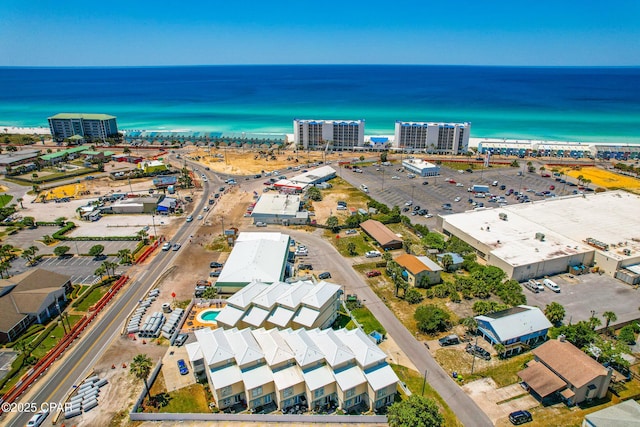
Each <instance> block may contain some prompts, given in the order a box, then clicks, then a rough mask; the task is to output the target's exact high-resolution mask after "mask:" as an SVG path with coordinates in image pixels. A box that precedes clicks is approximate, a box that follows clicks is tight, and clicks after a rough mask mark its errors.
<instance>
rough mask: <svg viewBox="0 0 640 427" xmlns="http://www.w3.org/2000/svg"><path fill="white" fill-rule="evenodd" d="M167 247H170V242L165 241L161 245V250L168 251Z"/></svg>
mask: <svg viewBox="0 0 640 427" xmlns="http://www.w3.org/2000/svg"><path fill="white" fill-rule="evenodd" d="M169 249H171V242H167V243H165V244H164V245H162V250H163V251H168V250H169Z"/></svg>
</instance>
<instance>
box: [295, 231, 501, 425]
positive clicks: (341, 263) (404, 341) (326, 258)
mask: <svg viewBox="0 0 640 427" xmlns="http://www.w3.org/2000/svg"><path fill="white" fill-rule="evenodd" d="M323 231H324V230H321V229H319V230H318V234H309V233H305V232H300V231H295V230H287V233H289V234H290V235H291V236H292V237H293V238H294V239H296V241H298V242H300V243H303V244H304V245H306V246H307V247H308V248H309V260H310V261H311V260H313V262H314V263H316V264H317V265H318V267H324V266H328V265H330V266H331V268H328V270H329V271H331V274H332V276H333V277H332V279H331V281H335V282H337V283H341V284H342V285H343V287H344V291H345V293H355V294H357V295H358V298H359V299H360V300H361V301H363V303H364V305H365V306H366V307H367V308H368V309H369V310H371V312H372V313H373V315H374V316H375V317H376V319H378V321H379V322H380V323H381V324H382V326H384V328H385V329H386V330H387V333H388V334H389V335H391V336H392V337H393V339H394V340H395V342H396V344H397V345H398V346H399V347H400V349H401V350H402V351H403V352H404V353H405V354H406V355H407V357H408V358H409V359H410V360H411V362H412V363H413V364H414V365H415V366H416V368H418V370H420V372H422V373H423V375H424V373H425V372H426V375H427V381H428V382H429V384H431V386H433V388H434V389H435V390H436V391H437V392H438V394H439V395H440V396H442V398H443V399H444V401H445V402H447V404H448V405H449V407H450V408H451V410H452V411H454V412H455V413H456V416H457V417H458V419H459V420H460V422H461V423H462V424H463V425H465V426H491V425H493V424H492V423H491V420H489V418H488V417H487V416H486V415H485V413H484V412H483V411H482V410H481V409H480V407H478V406H477V405H476V403H475V402H474V401H473V400H472V399H471V398H470V397H469V396H467V395H466V394H465V393H464V391H462V389H461V388H460V386H459V385H458V384H456V383H455V382H454V381H453V380H452V379H451V378H450V377H449V374H448V373H447V372H445V371H444V369H442V368H441V367H440V365H438V363H437V362H436V361H435V359H434V358H433V357H432V356H431V355H430V354H429V352H428V351H427V350H426V349H425V347H424V344H422V343H421V342H420V341H418V340H417V339H416V337H414V336H413V335H412V334H411V332H409V331H408V330H407V328H405V327H404V325H403V324H402V323H400V321H399V320H398V319H397V318H396V316H395V315H394V314H393V312H392V311H391V310H389V308H387V306H386V305H384V303H383V302H382V301H381V300H380V298H378V296H377V295H376V294H375V292H373V290H372V289H371V288H370V287H369V285H368V284H367V283H366V282H365V281H364V279H363V278H362V276H360V275H359V274H358V273H357V272H356V271H355V270H354V269H353V268H352V267H351V264H350V263H349V262H348V261H347V260H345V259H344V258H343V257H342V256H341V255H340V254H339V253H338V251H337V250H336V249H335V248H334V247H333V246H332V245H331V244H330V243H329V242H327V241H325V240H324V239H323V238H322V237H321V234H320V233H322V232H323ZM304 262H306V260H304ZM314 269H315V270H314V271H316V272H319V271H321V270H320V269H319V268H317V267H316V265H314ZM336 279H340V281H338V280H336Z"/></svg>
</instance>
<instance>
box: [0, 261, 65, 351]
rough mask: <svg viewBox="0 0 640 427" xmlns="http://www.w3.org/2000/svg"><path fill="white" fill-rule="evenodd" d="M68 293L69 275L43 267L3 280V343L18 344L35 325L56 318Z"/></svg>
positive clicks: (0, 334) (0, 323)
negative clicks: (32, 325)
mask: <svg viewBox="0 0 640 427" xmlns="http://www.w3.org/2000/svg"><path fill="white" fill-rule="evenodd" d="M69 292H71V278H70V277H69V276H66V275H64V274H59V273H55V272H53V271H48V270H43V269H41V268H35V269H31V270H28V271H27V272H25V273H22V274H18V275H16V276H13V277H12V278H10V279H0V313H2V316H0V343H6V342H10V341H15V340H16V339H17V338H19V337H20V335H21V334H22V333H23V332H24V331H26V330H27V328H28V327H29V325H31V324H32V323H45V322H46V321H48V320H49V319H51V318H52V317H53V316H55V315H57V314H58V313H59V312H60V310H61V309H62V308H64V306H65V305H66V301H67V297H66V294H68V293H69Z"/></svg>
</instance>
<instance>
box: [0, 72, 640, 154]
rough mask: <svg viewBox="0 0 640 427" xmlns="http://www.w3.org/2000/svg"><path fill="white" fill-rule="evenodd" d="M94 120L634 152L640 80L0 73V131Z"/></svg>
mask: <svg viewBox="0 0 640 427" xmlns="http://www.w3.org/2000/svg"><path fill="white" fill-rule="evenodd" d="M58 112H87V113H90V112H100V113H107V114H113V115H115V116H117V117H118V125H119V127H120V128H122V129H165V130H171V129H190V130H192V131H217V132H225V133H240V132H256V133H259V132H264V133H280V134H281V133H293V125H292V122H293V119H294V118H296V117H297V118H309V119H365V120H366V130H365V132H366V134H368V135H374V134H392V133H393V129H394V123H395V121H396V120H406V121H448V122H461V121H470V122H472V130H471V137H494V138H519V139H544V140H559V141H580V142H618V143H640V133H639V132H638V123H640V69H639V68H532V67H445V66H225V67H222V66H206V67H146V68H0V123H1V124H3V125H9V126H23V127H29V126H47V122H46V118H47V117H48V116H51V115H53V114H56V113H58Z"/></svg>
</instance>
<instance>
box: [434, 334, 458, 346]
mask: <svg viewBox="0 0 640 427" xmlns="http://www.w3.org/2000/svg"><path fill="white" fill-rule="evenodd" d="M438 344H440V347H446V346H448V345H456V344H460V338H459V337H458V336H457V335H456V334H452V335H447V336H446V337H444V338H440V339H439V340H438Z"/></svg>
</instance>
